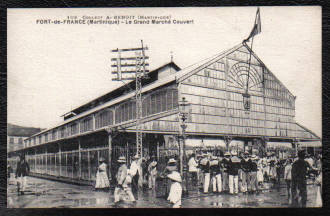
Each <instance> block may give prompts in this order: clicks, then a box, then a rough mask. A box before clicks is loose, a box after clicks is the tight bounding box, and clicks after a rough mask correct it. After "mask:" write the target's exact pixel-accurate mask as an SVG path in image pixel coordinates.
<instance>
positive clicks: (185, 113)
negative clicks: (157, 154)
mask: <svg viewBox="0 0 330 216" xmlns="http://www.w3.org/2000/svg"><path fill="white" fill-rule="evenodd" d="M189 106H190V104H189V103H188V101H187V100H186V98H185V97H183V98H182V100H181V101H179V117H180V118H179V119H180V127H181V129H182V130H181V138H182V142H180V174H181V176H182V177H183V181H182V183H183V186H184V187H183V191H184V192H185V193H188V189H187V169H186V164H187V163H186V162H187V156H186V144H185V139H186V128H187V122H186V121H187V119H188V118H189Z"/></svg>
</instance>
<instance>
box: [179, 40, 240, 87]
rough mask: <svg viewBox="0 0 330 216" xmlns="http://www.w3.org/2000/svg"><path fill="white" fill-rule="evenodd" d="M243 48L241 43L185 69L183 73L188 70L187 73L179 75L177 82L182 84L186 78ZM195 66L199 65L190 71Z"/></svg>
mask: <svg viewBox="0 0 330 216" xmlns="http://www.w3.org/2000/svg"><path fill="white" fill-rule="evenodd" d="M242 46H243V44H242V43H239V44H238V45H236V46H234V47H232V48H229V49H227V50H225V51H223V52H220V53H217V54H215V55H213V56H211V57H208V58H205V59H203V60H201V61H199V62H197V63H195V64H192V65H190V66H188V67H186V68H184V69H182V70H181V71H184V70H188V71H187V72H185V73H184V72H182V74H179V77H178V78H177V80H178V81H179V82H182V81H183V80H185V79H186V78H188V77H190V76H191V75H193V74H195V73H197V72H198V71H199V70H200V69H201V68H203V67H206V65H208V64H212V63H214V61H217V60H218V59H220V58H222V57H224V56H225V55H227V54H228V53H231V52H234V51H235V50H237V49H239V48H241V47H242ZM195 65H198V66H197V67H196V68H194V69H193V70H192V71H191V70H190V69H191V67H193V66H195ZM181 71H178V73H180V72H181Z"/></svg>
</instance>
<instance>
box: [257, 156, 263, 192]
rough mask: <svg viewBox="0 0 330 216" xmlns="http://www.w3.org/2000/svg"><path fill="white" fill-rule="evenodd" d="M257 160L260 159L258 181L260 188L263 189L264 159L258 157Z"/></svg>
mask: <svg viewBox="0 0 330 216" xmlns="http://www.w3.org/2000/svg"><path fill="white" fill-rule="evenodd" d="M257 161H258V162H257V166H258V171H257V182H258V188H259V189H261V187H263V182H264V173H263V168H264V167H263V159H262V158H259V157H257Z"/></svg>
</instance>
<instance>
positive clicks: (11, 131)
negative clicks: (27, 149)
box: [7, 123, 43, 137]
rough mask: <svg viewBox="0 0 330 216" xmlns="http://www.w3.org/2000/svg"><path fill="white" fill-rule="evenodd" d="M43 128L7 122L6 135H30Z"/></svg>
mask: <svg viewBox="0 0 330 216" xmlns="http://www.w3.org/2000/svg"><path fill="white" fill-rule="evenodd" d="M42 130H43V129H41V128H34V127H23V126H19V125H14V124H10V123H8V124H7V135H8V136H21V137H30V136H32V135H33V134H36V133H39V132H41V131H42Z"/></svg>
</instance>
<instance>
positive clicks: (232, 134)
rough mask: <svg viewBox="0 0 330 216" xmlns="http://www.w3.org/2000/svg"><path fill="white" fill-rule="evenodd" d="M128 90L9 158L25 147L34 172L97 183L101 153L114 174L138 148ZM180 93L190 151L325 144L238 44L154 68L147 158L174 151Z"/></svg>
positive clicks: (146, 122)
mask: <svg viewBox="0 0 330 216" xmlns="http://www.w3.org/2000/svg"><path fill="white" fill-rule="evenodd" d="M250 56H251V58H250ZM250 59H251V60H250ZM249 63H250V64H249ZM130 89H135V82H130V83H129V84H128V86H122V87H119V88H117V89H115V90H114V91H112V92H109V93H108V94H106V95H103V96H101V97H99V98H97V99H95V100H93V101H91V102H89V103H87V104H84V105H82V106H80V107H78V108H76V109H74V110H72V111H71V112H69V113H67V114H66V115H64V121H63V122H62V123H61V124H59V125H57V126H56V127H53V128H49V129H47V130H44V131H42V132H40V133H38V134H35V135H33V136H31V137H29V138H27V139H25V140H24V142H25V148H24V149H21V150H18V151H13V152H11V153H10V156H13V157H14V156H15V155H16V154H17V153H19V152H24V153H25V154H27V158H28V161H29V163H30V167H31V170H32V172H33V173H36V174H38V175H47V176H53V177H56V178H63V179H68V180H72V181H84V180H86V181H93V180H94V179H95V173H96V168H97V163H98V158H99V157H101V156H102V157H105V158H106V160H107V161H108V164H110V166H109V173H110V176H111V174H113V173H114V170H113V169H114V167H116V159H117V158H118V157H119V156H120V155H125V156H126V158H130V156H131V155H133V154H135V152H136V145H135V132H136V129H135V117H136V113H135V101H134V98H135V95H134V91H131V90H130ZM183 97H184V98H185V99H186V100H187V101H188V103H189V104H190V106H189V118H188V120H187V128H186V134H187V139H186V146H187V147H190V149H191V148H193V147H205V146H206V147H213V148H219V149H221V148H222V149H225V150H226V149H227V150H228V149H231V148H238V147H243V148H245V147H246V146H248V147H250V149H252V148H255V149H258V148H259V147H260V145H262V144H264V145H265V144H267V143H269V144H273V145H297V144H299V143H307V142H311V143H312V142H314V143H315V142H320V138H319V137H318V136H317V135H316V134H314V133H313V132H311V131H310V130H308V129H307V128H305V127H303V126H301V125H300V124H298V123H297V122H296V121H295V98H296V97H295V96H294V95H292V93H291V92H290V91H289V90H288V89H287V88H286V87H285V86H284V85H283V84H282V83H281V82H280V81H279V80H278V79H277V78H276V77H275V75H274V74H273V73H272V72H271V71H270V70H269V69H268V68H267V67H266V66H265V65H264V63H263V62H262V61H261V60H260V59H259V58H258V57H257V55H256V54H255V53H254V52H253V51H252V50H251V49H250V48H249V47H248V46H247V45H246V44H239V45H237V46H235V47H233V48H232V49H229V50H227V51H225V52H222V53H220V54H218V55H217V56H214V57H212V58H209V59H206V60H203V61H201V62H199V63H196V64H194V65H192V66H189V67H187V68H184V69H180V68H179V67H178V66H177V65H176V64H175V63H173V62H171V63H169V64H166V65H164V66H162V67H160V68H158V69H156V70H154V71H152V72H150V73H149V79H147V80H144V81H143V89H142V98H143V103H142V104H143V111H142V115H143V118H142V124H143V126H142V128H143V129H142V130H143V155H144V156H146V155H155V156H157V157H158V159H159V160H160V161H161V160H162V159H164V157H165V156H169V155H171V154H177V152H178V141H179V140H178V134H179V133H180V126H179V122H180V120H179V116H178V112H179V109H178V105H179V101H180V100H182V98H183ZM188 149H189V148H188Z"/></svg>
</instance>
